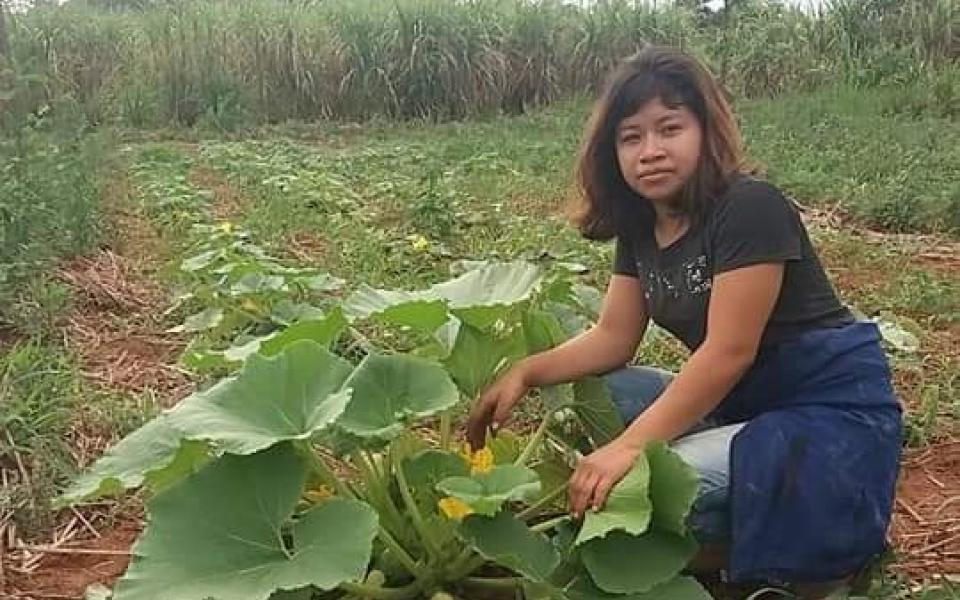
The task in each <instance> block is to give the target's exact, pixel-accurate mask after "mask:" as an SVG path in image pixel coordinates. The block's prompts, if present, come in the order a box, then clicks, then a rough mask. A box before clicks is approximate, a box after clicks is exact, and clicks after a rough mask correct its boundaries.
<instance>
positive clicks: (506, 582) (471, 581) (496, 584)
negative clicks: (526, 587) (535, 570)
mask: <svg viewBox="0 0 960 600" xmlns="http://www.w3.org/2000/svg"><path fill="white" fill-rule="evenodd" d="M461 583H463V584H465V585H472V586H474V587H478V588H483V589H488V590H512V589H516V588H517V586H520V585H523V578H522V577H465V578H464V579H463V581H462V582H461Z"/></svg>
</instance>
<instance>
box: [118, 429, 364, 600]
mask: <svg viewBox="0 0 960 600" xmlns="http://www.w3.org/2000/svg"><path fill="white" fill-rule="evenodd" d="M305 478H306V469H305V466H304V465H303V463H302V462H301V460H300V458H299V457H298V456H297V454H296V452H295V451H294V450H293V448H292V447H291V446H290V445H289V444H280V445H277V446H275V447H273V448H270V449H269V450H266V451H263V452H260V453H258V454H255V455H252V456H233V455H227V456H225V457H223V458H221V459H220V460H218V461H217V462H216V463H213V464H212V465H210V466H208V467H207V468H206V469H204V470H203V471H201V472H200V473H198V474H196V475H194V476H192V477H191V478H190V479H188V480H186V481H184V482H183V483H182V484H181V485H178V486H176V487H174V488H172V489H170V490H168V491H167V492H166V493H164V494H161V495H160V496H157V497H156V498H154V500H153V501H152V502H151V503H150V505H149V512H150V522H149V525H148V528H147V531H146V533H145V534H144V535H143V537H142V538H141V539H140V540H139V541H138V542H137V544H136V545H135V546H134V547H133V561H132V562H131V564H130V567H129V569H128V570H127V573H126V574H125V575H124V577H123V579H121V580H120V582H119V583H118V584H117V587H116V600H207V599H208V598H215V599H224V600H226V599H229V600H265V599H266V598H269V597H270V595H271V593H273V592H274V591H275V590H278V589H288V590H292V589H297V588H302V587H306V586H309V585H312V586H315V587H317V588H320V589H321V590H328V589H332V588H334V587H336V586H337V585H339V584H340V583H342V582H344V581H356V580H359V579H360V578H361V577H362V576H363V573H364V571H365V569H366V567H367V563H368V561H369V560H370V554H371V551H372V546H373V538H374V536H375V535H376V531H377V516H376V513H375V512H374V511H373V509H371V508H370V507H369V506H367V505H366V504H364V503H362V502H358V501H354V500H345V499H340V498H333V499H330V500H328V501H326V502H323V503H321V504H319V505H317V506H316V508H314V509H312V510H310V511H309V512H307V513H306V514H304V515H303V516H302V517H300V518H299V519H297V520H296V521H294V522H293V523H292V524H290V525H288V523H289V522H290V518H291V516H292V512H293V509H294V506H295V505H296V503H297V500H298V498H299V496H300V493H301V491H302V489H303V484H304V481H305Z"/></svg>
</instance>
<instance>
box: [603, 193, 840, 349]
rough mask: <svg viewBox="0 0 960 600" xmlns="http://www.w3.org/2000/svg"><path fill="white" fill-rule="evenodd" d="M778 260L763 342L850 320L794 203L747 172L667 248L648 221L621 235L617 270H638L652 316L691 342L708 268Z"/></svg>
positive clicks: (701, 323)
mask: <svg viewBox="0 0 960 600" xmlns="http://www.w3.org/2000/svg"><path fill="white" fill-rule="evenodd" d="M775 262H779V263H784V273H783V285H782V287H781V289H780V295H779V297H778V298H777V302H776V304H775V305H774V308H773V313H772V314H771V315H770V319H769V321H768V322H767V325H766V327H765V329H764V331H763V337H762V338H761V342H760V344H761V346H765V345H768V344H771V343H774V342H777V341H780V340H783V339H785V338H789V337H791V336H793V335H796V334H798V333H800V332H803V331H808V330H811V329H817V328H826V327H839V326H842V325H846V324H848V323H851V322H852V321H853V320H854V319H853V315H852V314H851V313H850V311H849V310H848V309H847V308H846V307H845V306H843V305H842V304H841V303H840V300H839V298H838V297H837V294H836V292H835V291H834V289H833V286H832V285H831V284H830V281H829V279H828V278H827V275H826V273H825V272H824V270H823V267H822V265H821V264H820V260H819V259H818V258H817V254H816V252H815V251H814V249H813V245H812V244H811V243H810V238H809V236H808V235H807V230H806V228H805V227H804V225H803V223H802V222H801V221H800V215H799V213H798V212H797V209H796V207H795V206H794V204H793V203H792V202H791V201H790V200H788V199H787V198H786V197H784V195H783V194H782V193H781V192H780V191H779V190H778V189H777V188H775V187H774V186H772V185H770V184H769V183H767V182H764V181H760V180H757V179H753V178H750V177H742V178H739V179H737V180H736V181H734V182H733V184H732V185H731V186H730V188H729V189H728V190H727V192H726V193H725V194H723V195H722V196H721V197H719V198H717V199H716V201H714V202H712V203H711V205H710V207H709V208H708V209H707V211H706V214H705V215H704V218H703V219H702V220H701V222H700V223H699V224H698V225H696V226H691V227H690V229H688V230H687V232H686V233H684V234H683V235H682V236H681V237H680V238H679V239H678V240H676V241H675V242H674V243H672V244H670V245H669V246H667V247H666V248H663V249H661V248H659V247H658V246H657V242H656V239H655V238H654V235H653V229H652V224H651V225H649V226H648V227H647V229H646V230H642V229H640V228H639V226H638V229H637V230H636V232H635V233H633V232H631V234H629V235H627V234H621V235H620V236H618V238H617V247H616V257H615V260H614V273H617V274H620V275H629V276H632V277H639V278H640V281H641V283H642V284H643V289H644V295H645V297H646V304H647V312H648V313H649V315H650V318H651V319H653V321H654V322H655V323H656V324H657V325H659V326H661V327H663V328H664V329H666V330H668V331H670V332H671V333H673V334H674V335H675V336H677V337H678V338H680V340H682V341H683V343H684V344H685V345H686V346H687V347H688V348H690V349H691V350H695V349H696V348H697V347H698V346H699V345H700V344H701V343H702V342H703V340H704V338H705V337H706V329H707V307H708V305H709V302H710V288H711V287H712V284H713V276H714V275H716V274H718V273H723V272H724V271H730V270H733V269H737V268H740V267H746V266H749V265H755V264H759V263H775Z"/></svg>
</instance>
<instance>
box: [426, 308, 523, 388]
mask: <svg viewBox="0 0 960 600" xmlns="http://www.w3.org/2000/svg"><path fill="white" fill-rule="evenodd" d="M523 351H524V342H523V337H522V332H520V331H517V330H511V331H508V332H506V334H501V335H496V334H494V333H493V332H491V331H481V330H479V329H477V328H475V327H473V326H471V325H468V324H466V323H463V324H461V325H460V330H459V332H458V333H457V340H456V342H455V343H454V345H453V350H451V352H450V355H449V356H447V358H446V359H445V360H444V361H443V365H444V366H445V367H446V368H447V372H449V373H450V376H451V377H453V380H454V381H456V382H457V386H458V387H459V388H460V391H461V392H463V395H464V396H466V397H467V398H475V397H476V396H477V394H478V393H479V392H481V391H482V390H483V388H485V387H486V386H487V385H488V384H489V383H490V382H491V381H492V380H493V378H494V376H495V375H496V374H497V373H498V372H500V371H501V370H502V369H503V367H504V366H506V365H509V364H510V363H512V362H514V361H516V360H517V359H518V358H520V357H521V356H523Z"/></svg>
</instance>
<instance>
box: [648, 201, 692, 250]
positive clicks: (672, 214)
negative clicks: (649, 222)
mask: <svg viewBox="0 0 960 600" xmlns="http://www.w3.org/2000/svg"><path fill="white" fill-rule="evenodd" d="M654 211H655V213H656V220H655V221H654V225H653V233H654V237H655V238H656V240H657V246H659V247H660V248H666V247H667V246H669V245H671V244H673V243H674V242H675V241H677V240H678V239H680V238H681V237H682V236H683V234H684V233H686V231H687V229H688V228H689V227H690V218H689V217H688V216H687V215H686V214H684V213H683V212H682V211H680V210H678V209H677V207H660V206H658V205H656V204H654Z"/></svg>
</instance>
